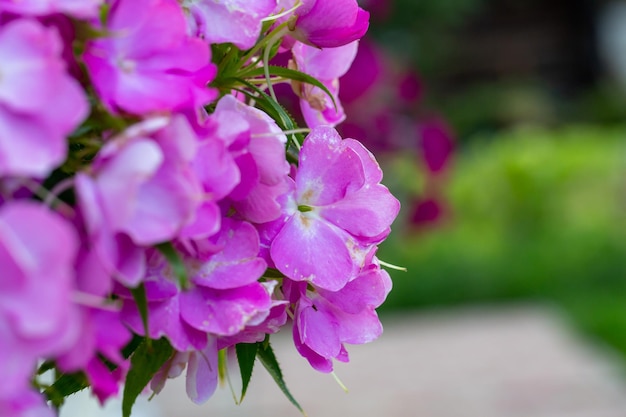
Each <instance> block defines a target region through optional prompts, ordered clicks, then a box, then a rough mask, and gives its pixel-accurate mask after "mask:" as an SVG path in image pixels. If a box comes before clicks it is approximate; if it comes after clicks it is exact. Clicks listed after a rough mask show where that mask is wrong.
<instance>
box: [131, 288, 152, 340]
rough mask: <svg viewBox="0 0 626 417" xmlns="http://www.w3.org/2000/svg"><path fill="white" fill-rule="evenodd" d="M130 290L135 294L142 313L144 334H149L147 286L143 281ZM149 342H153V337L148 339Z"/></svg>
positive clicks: (134, 296)
mask: <svg viewBox="0 0 626 417" xmlns="http://www.w3.org/2000/svg"><path fill="white" fill-rule="evenodd" d="M130 292H131V293H132V294H133V298H134V299H135V303H136V304H137V308H138V309H139V314H140V315H141V322H142V324H143V330H144V334H146V335H149V334H150V331H149V327H148V299H147V298H146V286H145V285H144V284H143V283H141V285H139V286H138V287H137V288H132V289H131V290H130ZM146 340H147V341H148V343H151V341H152V340H151V339H146Z"/></svg>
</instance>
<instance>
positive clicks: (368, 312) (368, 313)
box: [334, 308, 383, 344]
mask: <svg viewBox="0 0 626 417" xmlns="http://www.w3.org/2000/svg"><path fill="white" fill-rule="evenodd" d="M334 314H335V317H336V318H337V321H338V323H339V329H338V334H339V337H340V338H341V341H342V342H343V343H351V344H363V343H369V342H371V341H374V340H376V339H378V337H379V336H380V335H381V334H382V333H383V326H382V324H381V323H380V320H379V319H378V315H377V314H376V311H374V309H373V308H367V309H365V310H363V311H361V312H360V313H358V314H348V313H344V312H342V311H340V310H337V309H335V311H334Z"/></svg>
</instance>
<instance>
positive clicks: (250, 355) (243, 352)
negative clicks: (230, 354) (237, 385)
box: [235, 343, 258, 402]
mask: <svg viewBox="0 0 626 417" xmlns="http://www.w3.org/2000/svg"><path fill="white" fill-rule="evenodd" d="M235 350H236V352H237V362H239V372H240V373H241V398H240V399H239V402H242V401H243V398H244V397H245V396H246V391H247V390H248V385H249V384H250V378H252V370H253V369H254V360H255V358H256V354H257V350H258V345H257V344H256V343H239V344H237V345H236V346H235Z"/></svg>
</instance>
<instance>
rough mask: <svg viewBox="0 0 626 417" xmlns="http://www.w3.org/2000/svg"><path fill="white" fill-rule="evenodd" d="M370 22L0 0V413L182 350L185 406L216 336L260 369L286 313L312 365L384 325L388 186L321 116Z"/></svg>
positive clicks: (327, 365) (53, 399)
mask: <svg viewBox="0 0 626 417" xmlns="http://www.w3.org/2000/svg"><path fill="white" fill-rule="evenodd" d="M368 20H369V14H368V13H367V12H365V11H364V10H363V9H361V8H360V7H359V6H358V5H357V3H356V0H301V1H289V0H284V1H283V0H246V1H243V0H227V1H223V2H215V1H211V0H182V1H177V0H81V1H75V0H46V1H40V0H23V1H18V2H16V1H13V0H0V270H2V276H1V277H0V374H1V375H3V378H2V379H0V415H3V416H31V415H37V416H53V415H54V414H55V412H54V407H55V406H56V407H58V406H60V405H61V404H62V402H63V398H64V397H65V396H67V395H69V394H71V393H73V392H75V391H76V390H77V389H81V388H85V387H91V389H92V391H93V393H94V394H95V395H96V396H97V397H98V398H99V399H100V400H101V401H105V400H106V399H107V398H109V397H111V396H114V395H117V394H118V392H119V390H120V386H122V385H123V384H124V383H126V387H127V388H129V387H134V386H136V385H137V384H141V382H138V381H143V384H141V386H140V387H139V390H138V391H141V389H142V388H143V387H144V386H145V383H146V382H147V381H149V380H151V387H152V389H153V390H154V391H155V392H158V391H159V390H160V389H161V388H162V387H163V384H164V383H165V381H166V379H167V378H171V377H175V376H178V375H179V374H180V373H182V371H183V370H184V369H185V368H186V377H187V391H188V394H189V397H190V398H191V400H193V401H194V402H197V403H201V402H204V401H206V400H207V399H208V398H209V397H210V396H211V394H212V393H213V391H214V390H215V387H216V384H217V379H218V369H219V368H220V367H221V365H222V364H221V363H220V362H221V361H222V360H223V358H221V356H220V354H219V352H220V351H222V350H224V349H229V348H233V347H234V348H236V347H241V346H244V345H245V346H255V347H256V349H259V350H261V349H263V352H264V353H263V355H264V358H265V360H264V365H266V366H269V367H272V366H277V364H276V365H273V363H272V361H271V360H268V359H267V358H268V357H270V359H271V356H272V355H268V354H267V349H268V347H267V346H268V344H267V340H268V335H270V334H273V333H276V332H277V331H278V330H280V329H281V328H282V327H284V326H285V325H287V323H288V322H292V323H293V324H292V328H293V338H294V343H295V347H296V349H297V350H298V352H300V354H301V355H302V356H303V357H305V358H306V359H307V360H308V361H309V362H310V364H311V365H312V366H313V367H314V368H315V369H318V370H320V371H322V372H330V371H332V368H333V360H334V359H337V360H340V361H347V360H348V353H347V351H346V348H345V344H358V343H366V342H369V341H372V340H373V339H375V338H376V337H378V336H379V335H380V334H381V331H382V327H381V324H380V322H379V320H378V317H377V315H376V312H375V309H376V308H377V307H378V306H379V305H380V304H381V303H382V302H383V301H384V299H385V297H386V295H387V294H388V292H389V291H390V289H391V281H390V278H389V275H388V274H387V272H385V271H384V270H383V269H381V267H380V262H379V261H378V259H377V258H376V249H377V246H378V244H380V243H381V242H382V241H383V240H384V239H385V238H386V236H387V235H388V234H389V232H390V225H391V223H392V222H393V220H394V219H395V217H396V215H397V214H398V211H399V203H398V201H397V200H396V199H395V198H394V197H393V196H392V195H391V194H390V192H389V191H388V189H387V188H386V187H385V186H383V185H381V180H382V172H381V170H380V167H379V166H378V164H377V162H376V160H375V159H374V157H373V155H372V154H371V153H370V152H369V151H368V150H367V149H366V148H365V147H364V146H363V145H361V143H360V142H358V141H357V140H355V139H347V138H346V139H342V138H341V137H340V136H339V134H338V133H337V131H336V130H335V129H334V127H333V126H335V125H336V124H337V123H339V122H341V121H342V120H343V118H344V117H345V115H344V114H343V111H342V110H341V105H340V103H339V100H338V95H337V92H338V87H339V85H338V84H339V83H338V78H339V77H340V76H341V75H343V74H344V73H345V72H346V71H347V70H348V68H349V67H350V65H351V63H352V60H353V59H354V56H355V54H356V50H357V47H358V40H359V39H360V38H361V37H362V36H363V34H364V33H365V31H366V30H367V26H368ZM277 53H280V54H288V55H289V56H291V64H290V65H289V66H288V67H276V66H273V65H270V60H271V59H273V58H274V56H275V55H276V54H277ZM279 83H290V84H291V85H292V88H293V89H294V91H296V92H297V94H298V96H299V97H300V99H301V105H302V109H303V112H304V114H305V115H306V123H307V125H308V127H299V126H297V125H296V124H295V122H294V121H293V119H292V118H291V117H290V116H289V114H288V113H287V112H286V111H285V110H284V109H283V108H282V107H281V105H280V104H279V103H278V102H276V100H275V98H273V97H275V95H274V91H273V85H274V84H279ZM305 134H306V136H305ZM261 342H263V343H261ZM142 355H143V357H142ZM146 357H147V359H148V360H144V359H146ZM253 358H254V356H253ZM241 361H242V360H240V364H241ZM145 363H149V366H144V365H145ZM142 364H144V365H142ZM142 366H143V367H142ZM50 369H54V374H55V375H56V376H57V378H56V379H55V381H54V382H53V383H52V384H48V385H46V384H44V383H43V382H42V381H41V380H40V378H38V375H39V374H42V373H44V372H45V371H47V370H50ZM250 372H251V371H250ZM278 374H280V373H278ZM137 375H139V377H138V376H137ZM132 389H133V388H131V389H129V390H126V391H125V393H124V395H125V397H126V396H132V394H131V393H130V392H129V391H130V390H132ZM137 394H138V392H137V393H135V396H136V395H137ZM46 400H48V403H50V404H48V403H47V402H46ZM124 401H125V403H126V402H127V399H126V398H125V399H124ZM133 401H134V398H130V399H129V400H128V402H129V403H130V405H129V406H128V407H130V406H132V402H133ZM50 405H52V407H50ZM129 410H130V408H128V409H125V415H127V414H128V413H129V412H130V411H129Z"/></svg>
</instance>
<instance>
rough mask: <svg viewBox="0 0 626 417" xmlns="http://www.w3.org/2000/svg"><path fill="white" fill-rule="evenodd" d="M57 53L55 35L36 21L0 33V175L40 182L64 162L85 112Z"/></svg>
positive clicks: (14, 23) (85, 106)
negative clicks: (73, 133)
mask: <svg viewBox="0 0 626 417" xmlns="http://www.w3.org/2000/svg"><path fill="white" fill-rule="evenodd" d="M62 51H63V41H62V39H61V38H60V36H59V35H58V33H57V31H56V30H55V29H54V28H46V27H44V26H42V25H41V24H40V23H38V22H36V21H33V20H23V19H22V20H13V21H11V22H9V23H7V24H6V25H4V26H2V27H0V74H2V76H1V78H0V175H3V176H6V175H9V176H10V175H17V176H20V175H26V176H32V177H37V178H43V177H45V176H47V175H48V174H49V173H50V172H51V171H52V170H53V169H54V168H56V167H57V166H58V165H60V164H61V163H62V162H63V161H64V160H65V157H66V156H67V143H66V136H67V135H68V134H69V133H70V132H72V130H74V129H75V128H76V127H77V126H78V124H79V123H80V122H81V121H82V120H83V119H84V118H85V116H86V115H87V112H88V109H89V106H88V104H87V100H86V97H85V95H84V93H83V92H82V90H81V88H80V86H79V84H78V82H76V80H74V79H73V78H72V77H70V76H69V75H68V74H67V72H66V68H65V67H66V65H65V62H64V60H63V58H62V56H61V55H62ZM60 102H61V103H63V105H62V106H59V105H58V103H60Z"/></svg>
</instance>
